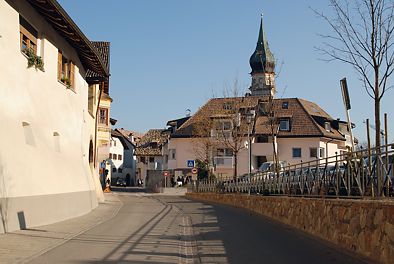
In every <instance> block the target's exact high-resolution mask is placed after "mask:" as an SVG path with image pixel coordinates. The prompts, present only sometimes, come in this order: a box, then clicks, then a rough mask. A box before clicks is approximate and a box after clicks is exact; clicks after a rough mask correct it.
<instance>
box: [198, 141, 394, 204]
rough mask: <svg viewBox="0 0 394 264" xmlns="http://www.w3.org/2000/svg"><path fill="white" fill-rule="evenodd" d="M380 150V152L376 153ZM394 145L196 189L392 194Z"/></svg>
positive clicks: (213, 182)
mask: <svg viewBox="0 0 394 264" xmlns="http://www.w3.org/2000/svg"><path fill="white" fill-rule="evenodd" d="M378 152H380V154H377V153H378ZM393 163H394V145H388V146H383V147H381V149H380V151H379V149H376V148H373V149H367V150H361V151H356V152H349V153H346V154H343V155H336V156H332V157H327V158H324V159H317V160H314V161H309V162H303V163H299V164H295V165H290V166H287V167H285V168H284V169H281V170H280V171H276V172H274V171H267V172H258V173H254V174H251V175H250V176H249V175H244V176H241V177H237V178H236V179H232V180H210V181H209V180H206V181H199V182H197V183H196V185H195V187H194V189H193V191H196V192H221V193H250V194H263V195H300V196H337V197H350V196H351V197H383V196H385V197H393V196H394V189H393V187H394V186H393V181H394V173H393V170H394V168H393V167H394V165H393Z"/></svg>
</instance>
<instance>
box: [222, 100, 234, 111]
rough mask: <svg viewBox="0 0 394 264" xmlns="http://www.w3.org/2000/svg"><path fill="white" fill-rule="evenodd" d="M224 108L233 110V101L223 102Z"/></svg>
mask: <svg viewBox="0 0 394 264" xmlns="http://www.w3.org/2000/svg"><path fill="white" fill-rule="evenodd" d="M223 109H224V110H232V109H233V103H232V102H226V103H223Z"/></svg>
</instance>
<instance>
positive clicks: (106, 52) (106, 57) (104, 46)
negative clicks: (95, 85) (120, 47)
mask: <svg viewBox="0 0 394 264" xmlns="http://www.w3.org/2000/svg"><path fill="white" fill-rule="evenodd" d="M91 43H92V45H93V47H95V48H96V50H97V52H98V54H100V57H101V60H102V61H103V63H104V65H105V67H106V69H107V71H108V72H109V65H110V64H109V62H110V42H107V41H91ZM86 78H87V79H92V80H96V79H102V78H103V76H102V75H101V74H99V73H97V72H95V71H92V70H89V69H88V70H87V72H86ZM104 94H107V95H108V94H109V80H108V78H107V79H106V80H105V82H104ZM111 102H112V99H111Z"/></svg>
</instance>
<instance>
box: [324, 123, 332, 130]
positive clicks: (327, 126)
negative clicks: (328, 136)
mask: <svg viewBox="0 0 394 264" xmlns="http://www.w3.org/2000/svg"><path fill="white" fill-rule="evenodd" d="M324 129H325V130H326V131H327V132H331V124H330V122H324Z"/></svg>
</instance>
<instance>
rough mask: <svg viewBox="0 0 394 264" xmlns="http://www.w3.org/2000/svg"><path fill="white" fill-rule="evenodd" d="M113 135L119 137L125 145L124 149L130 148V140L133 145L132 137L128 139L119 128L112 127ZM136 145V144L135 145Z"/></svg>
mask: <svg viewBox="0 0 394 264" xmlns="http://www.w3.org/2000/svg"><path fill="white" fill-rule="evenodd" d="M111 137H116V138H119V140H120V142H121V143H122V145H123V148H124V149H129V146H128V144H127V143H126V142H128V143H129V144H131V145H133V146H134V144H133V142H131V141H130V139H128V138H127V137H125V136H124V135H123V134H122V133H120V132H119V131H118V130H117V129H115V130H112V129H111ZM134 147H135V146H134Z"/></svg>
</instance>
